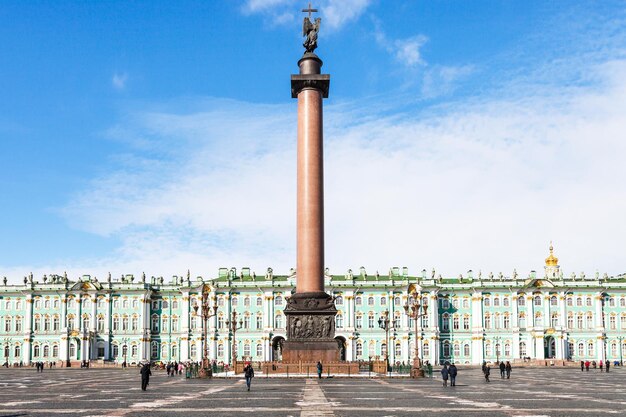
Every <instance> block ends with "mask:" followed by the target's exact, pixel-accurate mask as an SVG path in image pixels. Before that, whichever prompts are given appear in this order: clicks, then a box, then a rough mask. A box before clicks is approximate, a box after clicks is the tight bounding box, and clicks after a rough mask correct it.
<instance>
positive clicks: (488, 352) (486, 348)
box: [485, 343, 493, 356]
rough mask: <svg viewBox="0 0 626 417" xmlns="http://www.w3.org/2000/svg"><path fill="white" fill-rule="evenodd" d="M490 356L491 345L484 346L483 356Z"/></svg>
mask: <svg viewBox="0 0 626 417" xmlns="http://www.w3.org/2000/svg"><path fill="white" fill-rule="evenodd" d="M492 354H493V351H492V349H491V343H487V344H485V356H492Z"/></svg>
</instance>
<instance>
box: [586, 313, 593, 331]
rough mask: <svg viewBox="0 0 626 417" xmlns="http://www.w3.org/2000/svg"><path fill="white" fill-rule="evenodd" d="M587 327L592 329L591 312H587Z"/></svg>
mask: <svg viewBox="0 0 626 417" xmlns="http://www.w3.org/2000/svg"><path fill="white" fill-rule="evenodd" d="M587 328H588V329H593V315H592V314H591V313H589V314H587Z"/></svg>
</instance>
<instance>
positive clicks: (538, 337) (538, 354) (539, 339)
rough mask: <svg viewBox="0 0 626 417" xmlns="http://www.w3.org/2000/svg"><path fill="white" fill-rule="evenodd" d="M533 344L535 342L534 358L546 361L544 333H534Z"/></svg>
mask: <svg viewBox="0 0 626 417" xmlns="http://www.w3.org/2000/svg"><path fill="white" fill-rule="evenodd" d="M533 342H534V347H535V352H534V353H535V355H534V358H535V359H545V358H546V355H545V350H544V337H543V333H540V334H536V333H533Z"/></svg>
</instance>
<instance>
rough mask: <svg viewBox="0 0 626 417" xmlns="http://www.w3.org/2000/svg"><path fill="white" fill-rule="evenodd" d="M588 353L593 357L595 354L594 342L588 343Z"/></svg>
mask: <svg viewBox="0 0 626 417" xmlns="http://www.w3.org/2000/svg"><path fill="white" fill-rule="evenodd" d="M587 353H588V354H589V356H592V357H593V355H594V344H593V342H589V343H587Z"/></svg>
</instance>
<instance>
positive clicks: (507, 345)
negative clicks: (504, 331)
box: [504, 342, 511, 358]
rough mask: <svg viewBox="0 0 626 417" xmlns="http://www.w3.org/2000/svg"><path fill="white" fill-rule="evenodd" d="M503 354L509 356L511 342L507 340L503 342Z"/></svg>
mask: <svg viewBox="0 0 626 417" xmlns="http://www.w3.org/2000/svg"><path fill="white" fill-rule="evenodd" d="M504 356H506V357H507V358H508V357H509V356H511V344H510V343H508V342H506V343H505V344H504Z"/></svg>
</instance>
